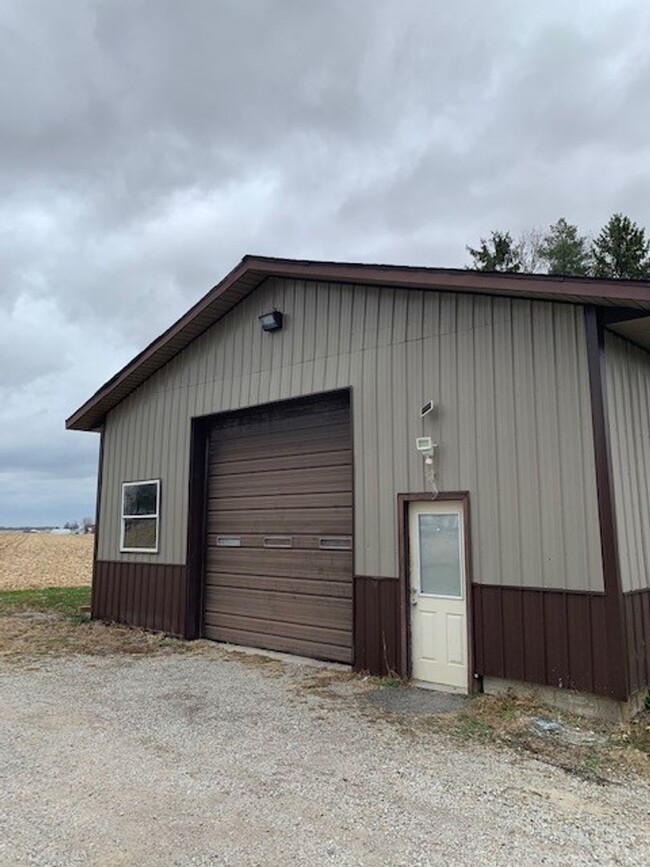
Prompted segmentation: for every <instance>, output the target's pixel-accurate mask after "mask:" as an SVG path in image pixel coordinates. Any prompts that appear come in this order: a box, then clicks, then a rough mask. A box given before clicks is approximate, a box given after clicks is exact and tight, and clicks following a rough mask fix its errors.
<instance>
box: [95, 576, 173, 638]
mask: <svg viewBox="0 0 650 867" xmlns="http://www.w3.org/2000/svg"><path fill="white" fill-rule="evenodd" d="M186 594H187V588H186V569H185V566H180V565H175V564H165V563H120V562H118V561H115V560H98V561H96V563H95V576H94V581H93V598H92V616H93V618H95V619H96V620H108V621H113V622H115V623H126V624H128V625H130V626H142V627H143V628H145V629H155V630H159V631H160V632H166V633H167V634H168V635H175V636H177V637H183V636H184V635H185V599H186Z"/></svg>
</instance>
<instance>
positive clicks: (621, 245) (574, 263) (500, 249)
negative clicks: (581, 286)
mask: <svg viewBox="0 0 650 867" xmlns="http://www.w3.org/2000/svg"><path fill="white" fill-rule="evenodd" d="M467 251H468V252H469V254H470V256H471V258H472V265H471V266H469V267H471V268H474V269H476V270H478V271H506V272H510V273H529V274H554V275H563V276H573V277H613V278H618V279H628V280H643V279H648V278H650V241H648V240H646V234H645V229H644V228H643V227H641V226H638V225H637V224H636V223H635V222H634V221H633V220H631V219H630V218H629V217H626V216H625V215H623V214H613V215H612V216H611V217H610V219H609V220H608V221H607V223H606V224H605V225H604V226H603V228H602V229H601V230H600V232H599V233H598V235H597V236H596V237H595V238H590V237H589V236H588V235H581V234H580V231H579V229H578V227H577V226H575V225H573V224H571V223H569V222H567V220H565V219H564V217H561V218H560V219H559V220H558V221H557V222H556V223H553V225H552V226H550V227H549V228H548V230H547V231H546V232H544V231H543V230H540V229H529V230H527V231H525V232H524V233H522V235H521V236H520V237H519V238H518V239H514V238H513V237H512V235H511V234H510V232H502V231H494V232H492V233H491V234H490V237H489V238H481V240H480V244H479V246H478V247H469V246H468V247H467Z"/></svg>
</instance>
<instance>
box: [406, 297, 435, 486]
mask: <svg viewBox="0 0 650 867" xmlns="http://www.w3.org/2000/svg"><path fill="white" fill-rule="evenodd" d="M421 310H422V308H420V311H421ZM424 345H425V341H423V340H412V341H410V342H409V343H407V344H406V382H407V413H406V418H407V419H408V422H409V427H408V434H407V439H408V442H407V444H406V447H407V453H408V480H407V484H406V485H405V487H404V489H403V491H402V493H405V492H407V491H418V490H422V489H423V488H424V471H423V466H422V457H421V456H420V455H419V454H418V453H417V452H416V450H415V448H414V442H415V439H414V437H415V436H421V434H422V430H423V427H422V423H421V420H420V418H419V417H418V414H417V409H416V407H417V406H418V401H419V396H420V395H422V394H425V393H427V394H429V396H430V397H432V398H433V399H434V400H437V399H438V395H437V394H434V393H433V392H432V391H431V389H432V383H431V382H430V381H429V380H426V381H425V362H424V358H423V347H424Z"/></svg>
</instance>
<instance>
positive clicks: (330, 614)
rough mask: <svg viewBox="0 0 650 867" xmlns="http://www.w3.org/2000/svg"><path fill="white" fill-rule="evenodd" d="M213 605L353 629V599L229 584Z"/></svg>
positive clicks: (221, 609) (262, 616) (229, 611)
mask: <svg viewBox="0 0 650 867" xmlns="http://www.w3.org/2000/svg"><path fill="white" fill-rule="evenodd" d="M211 599H212V600H213V601H212V602H211V605H210V608H208V607H207V605H206V608H205V611H206V612H207V611H208V610H216V611H218V612H220V613H221V614H239V615H241V614H242V613H245V616H247V617H257V618H260V619H262V620H278V621H280V622H286V623H302V624H303V625H304V626H327V627H329V628H331V629H340V630H342V631H344V632H349V631H350V629H351V626H350V624H351V620H350V613H351V609H352V605H351V602H350V600H349V599H334V598H331V597H330V598H327V597H323V596H305V595H304V594H299V593H276V592H275V591H273V590H243V589H240V588H229V589H228V591H227V592H226V593H224V592H221V593H219V592H218V591H217V592H216V593H215V595H214V596H213V597H211Z"/></svg>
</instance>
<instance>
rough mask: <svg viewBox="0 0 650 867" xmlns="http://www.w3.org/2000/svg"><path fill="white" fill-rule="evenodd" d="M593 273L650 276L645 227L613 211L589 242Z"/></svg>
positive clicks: (649, 253)
mask: <svg viewBox="0 0 650 867" xmlns="http://www.w3.org/2000/svg"><path fill="white" fill-rule="evenodd" d="M592 256H593V262H594V264H593V276H594V277H618V278H623V279H629V280H635V279H636V280H639V279H643V278H644V277H645V278H647V277H650V242H649V241H646V237H645V229H643V228H641V227H639V226H637V224H636V223H634V222H633V221H632V220H630V218H629V217H625V216H624V215H623V214H614V215H613V216H612V217H610V219H609V222H608V223H607V225H606V226H604V228H603V229H602V230H601V232H600V234H599V235H598V237H597V238H596V240H595V241H594V243H593V245H592Z"/></svg>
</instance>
